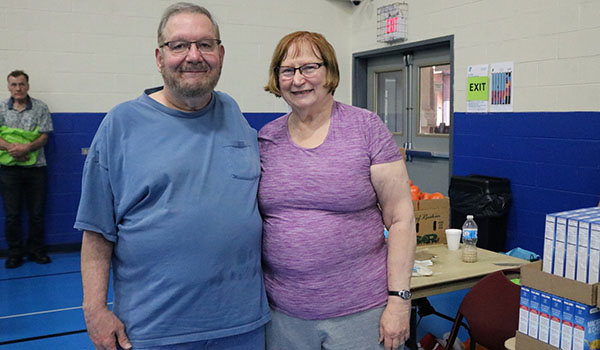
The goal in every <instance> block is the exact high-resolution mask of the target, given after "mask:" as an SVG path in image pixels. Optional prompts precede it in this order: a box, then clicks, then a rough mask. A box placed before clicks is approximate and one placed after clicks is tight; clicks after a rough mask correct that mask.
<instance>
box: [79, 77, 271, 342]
mask: <svg viewBox="0 0 600 350" xmlns="http://www.w3.org/2000/svg"><path fill="white" fill-rule="evenodd" d="M154 91H157V89H152V90H147V91H146V92H145V93H144V94H142V96H140V97H138V98H137V99H135V100H133V101H129V102H125V103H123V104H120V105H118V106H116V107H115V108H114V109H112V110H111V111H110V112H109V113H108V114H107V116H106V117H105V119H104V120H103V121H102V124H101V125H100V127H99V129H98V131H97V133H96V136H95V137H94V141H93V142H92V145H91V147H90V150H89V154H88V156H87V159H86V162H85V167H84V173H83V185H82V195H81V202H80V204H79V211H78V213H77V220H76V222H75V228H77V229H80V230H89V231H95V232H100V233H101V234H102V235H103V236H104V237H105V238H106V239H108V240H109V241H112V242H114V243H115V246H114V254H113V259H112V267H113V284H114V307H113V310H114V312H115V314H116V315H117V316H118V317H119V319H121V320H122V321H123V322H124V324H125V327H126V330H127V334H128V336H129V339H130V340H131V343H132V345H133V346H134V347H135V346H138V347H139V346H157V345H167V344H177V343H184V342H193V341H197V340H204V339H212V338H221V337H226V336H231V335H236V334H241V333H245V332H249V331H251V330H253V329H256V328H257V327H260V326H262V325H263V324H265V323H266V322H268V321H269V319H270V314H269V309H268V303H267V300H266V295H265V290H264V285H263V276H262V271H261V233H262V222H261V217H260V214H259V212H258V206H257V200H256V191H257V186H258V180H259V176H260V162H259V155H258V144H257V137H256V131H255V130H254V129H252V128H251V127H250V126H249V125H248V123H247V122H246V120H245V118H244V117H243V116H242V114H241V112H240V109H239V107H238V105H237V104H236V102H235V101H234V100H233V99H232V98H231V97H229V96H228V95H226V94H224V93H221V92H214V93H213V96H212V100H211V102H210V104H209V105H208V106H207V107H205V108H204V109H202V110H201V111H198V112H182V111H177V110H173V109H170V108H168V107H166V106H164V105H162V104H160V103H158V102H157V101H155V100H153V99H152V98H150V97H149V96H148V94H150V93H152V92H154Z"/></svg>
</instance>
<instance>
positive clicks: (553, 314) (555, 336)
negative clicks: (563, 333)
mask: <svg viewBox="0 0 600 350" xmlns="http://www.w3.org/2000/svg"><path fill="white" fill-rule="evenodd" d="M562 309H563V298H561V297H559V296H556V295H553V296H552V307H551V309H550V337H549V342H548V343H549V344H550V345H552V346H554V347H557V348H558V347H560V326H561V324H562V318H563V316H562Z"/></svg>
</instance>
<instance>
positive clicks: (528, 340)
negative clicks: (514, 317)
mask: <svg viewBox="0 0 600 350" xmlns="http://www.w3.org/2000/svg"><path fill="white" fill-rule="evenodd" d="M515 338H516V341H515V350H560V349H559V348H555V347H554V346H552V345H550V344H546V343H543V342H541V341H539V340H537V339H533V338H532V337H530V336H528V335H526V334H523V333H521V332H519V331H517V335H516V336H515Z"/></svg>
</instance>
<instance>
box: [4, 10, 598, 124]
mask: <svg viewBox="0 0 600 350" xmlns="http://www.w3.org/2000/svg"><path fill="white" fill-rule="evenodd" d="M173 2H175V1H172V0H0V74H3V75H2V76H5V75H6V74H8V72H10V71H11V70H13V69H24V70H25V71H27V72H28V73H29V74H30V77H31V94H32V96H35V97H38V98H41V99H43V100H44V101H46V102H47V103H48V104H49V105H50V108H51V110H52V111H53V112H106V111H107V110H108V109H110V108H111V107H112V106H114V105H115V104H117V103H119V102H122V101H125V100H128V99H131V98H135V97H137V96H138V95H139V94H140V93H141V92H142V90H143V89H144V88H147V87H151V86H157V85H160V84H161V82H162V80H161V77H160V75H159V74H158V72H157V71H156V66H155V60H154V49H155V47H156V33H155V32H156V27H157V25H158V21H159V18H160V15H161V14H162V11H163V10H164V9H165V8H166V7H167V6H168V5H169V4H171V3H173ZM196 2H197V3H199V4H201V5H203V6H206V7H207V8H208V9H209V10H211V11H212V12H213V13H214V15H215V17H216V19H217V20H218V22H219V24H220V26H221V31H222V39H223V42H224V45H225V51H226V54H225V67H224V71H223V76H222V77H221V81H220V83H219V86H218V87H217V88H218V89H219V90H222V91H225V92H227V93H229V94H231V95H232V96H233V97H234V98H236V99H237V100H238V102H239V103H240V106H241V108H242V110H243V111H245V112H282V111H285V110H286V106H285V104H284V103H283V101H282V100H281V99H277V98H275V97H273V96H271V95H270V94H268V93H266V92H264V91H263V89H262V87H263V86H264V84H265V83H266V78H267V68H268V64H269V61H270V56H271V53H272V50H273V48H274V47H275V45H276V44H277V42H278V40H279V39H280V38H281V37H282V36H284V35H285V34H287V33H289V32H292V31H295V30H310V31H317V32H320V33H322V34H324V35H325V36H326V37H327V39H328V40H329V41H330V42H331V43H332V44H333V46H334V47H335V48H336V51H337V54H338V59H339V62H340V69H341V83H340V87H339V88H338V90H337V92H336V98H337V99H338V100H341V101H343V102H346V103H350V102H351V86H352V82H351V78H352V75H351V73H352V66H351V65H352V53H353V52H360V51H365V50H371V49H375V48H380V47H386V46H387V44H381V43H377V42H376V16H377V8H378V7H380V6H383V5H387V4H390V3H393V2H395V0H362V2H361V4H360V5H359V6H354V5H352V4H351V3H350V1H349V0H301V1H294V0H206V1H196ZM408 4H409V15H408V35H409V41H420V40H425V39H430V38H435V37H440V36H446V35H454V36H455V52H454V55H455V67H454V69H455V87H454V88H455V89H454V93H455V94H454V97H455V104H454V108H455V111H458V112H461V111H465V110H466V69H467V66H468V65H472V64H482V63H495V62H503V61H514V63H515V75H514V96H515V111H586V110H587V111H589V110H600V39H599V38H600V21H598V19H597V17H598V15H599V14H600V0H503V1H498V0H408ZM5 91H6V90H5ZM4 96H8V91H6V93H5V95H2V94H0V97H2V98H4Z"/></svg>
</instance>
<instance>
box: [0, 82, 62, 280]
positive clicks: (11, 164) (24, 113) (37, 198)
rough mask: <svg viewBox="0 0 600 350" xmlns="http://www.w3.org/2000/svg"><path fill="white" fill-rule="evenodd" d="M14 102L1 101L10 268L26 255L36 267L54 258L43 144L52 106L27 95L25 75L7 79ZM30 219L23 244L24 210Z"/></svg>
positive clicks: (0, 160) (1, 180)
mask: <svg viewBox="0 0 600 350" xmlns="http://www.w3.org/2000/svg"><path fill="white" fill-rule="evenodd" d="M7 81H8V91H10V98H9V99H7V100H5V101H2V102H0V128H1V130H0V153H1V157H0V192H1V194H2V200H3V203H4V215H5V216H6V222H5V226H4V227H5V231H4V233H5V236H6V242H7V243H8V258H7V259H6V262H5V266H6V268H9V269H12V268H16V267H19V266H21V265H22V264H23V256H24V255H27V256H28V258H29V260H31V261H35V262H36V263H38V264H47V263H49V262H50V258H49V257H48V255H47V254H46V248H45V245H44V210H45V204H46V192H47V182H48V180H47V172H46V157H45V155H44V145H45V144H46V142H47V141H48V134H49V133H51V132H52V119H51V117H50V111H49V110H48V106H47V105H46V104H45V103H44V102H42V101H40V100H38V99H35V98H33V97H31V96H29V94H28V91H29V76H28V75H27V74H26V73H25V72H24V71H22V70H15V71H12V72H10V74H8V76H7ZM24 204H25V207H26V208H27V215H28V217H29V234H28V236H27V243H24V238H23V232H22V229H21V212H22V208H23V205H24Z"/></svg>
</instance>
